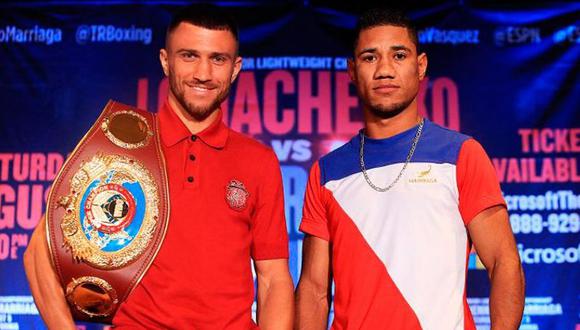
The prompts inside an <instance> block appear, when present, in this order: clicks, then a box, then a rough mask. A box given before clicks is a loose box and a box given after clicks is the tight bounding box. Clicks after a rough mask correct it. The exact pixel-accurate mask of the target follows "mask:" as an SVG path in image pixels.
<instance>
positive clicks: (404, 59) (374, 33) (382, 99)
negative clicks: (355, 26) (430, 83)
mask: <svg viewBox="0 0 580 330" xmlns="http://www.w3.org/2000/svg"><path fill="white" fill-rule="evenodd" d="M348 69H349V70H348V71H349V75H350V78H351V79H352V81H353V82H354V83H355V85H356V88H357V91H358V94H359V96H360V98H361V99H362V101H363V104H364V106H365V109H367V110H368V111H370V113H371V114H373V115H375V116H377V117H379V118H390V117H393V116H395V115H397V114H399V113H400V112H402V111H403V110H405V109H407V107H408V106H409V105H410V104H411V103H412V102H413V100H415V98H416V96H417V93H418V92H419V82H420V81H421V80H423V78H424V76H425V71H426V69H427V56H426V55H425V54H424V53H423V54H421V55H418V54H417V49H416V46H415V44H414V43H413V42H412V41H411V38H410V36H409V33H408V31H407V29H406V28H404V27H398V26H392V25H381V26H376V27H372V28H369V29H365V30H362V31H361V32H360V34H359V39H358V43H357V45H356V49H355V53H354V59H353V60H352V61H350V62H349V67H348Z"/></svg>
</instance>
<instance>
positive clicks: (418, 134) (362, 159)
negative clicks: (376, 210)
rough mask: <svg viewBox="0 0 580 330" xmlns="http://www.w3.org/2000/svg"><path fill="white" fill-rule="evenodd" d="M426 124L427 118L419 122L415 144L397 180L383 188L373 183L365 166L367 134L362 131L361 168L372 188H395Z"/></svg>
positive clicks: (381, 190)
mask: <svg viewBox="0 0 580 330" xmlns="http://www.w3.org/2000/svg"><path fill="white" fill-rule="evenodd" d="M424 124H425V119H421V122H420V123H419V128H418V129H417V133H416V134H415V137H414V138H413V144H412V145H411V149H410V150H409V153H408V154H407V160H405V164H404V165H403V168H402V169H401V171H400V172H399V175H397V177H396V178H395V180H393V182H391V184H390V185H388V186H386V187H385V188H381V187H379V186H377V185H375V184H374V183H372V181H371V179H370V178H369V175H368V173H367V168H366V166H365V160H364V148H365V135H364V133H363V131H361V132H360V168H361V170H362V173H363V176H364V177H365V180H366V181H367V183H368V184H369V186H371V188H373V189H374V190H376V191H378V192H386V191H388V190H390V189H391V188H393V186H395V184H396V183H397V182H398V181H399V179H401V176H403V172H405V169H406V168H407V165H409V162H410V161H411V158H412V157H413V154H414V153H415V148H417V143H418V142H419V138H420V137H421V132H422V131H423V125H424Z"/></svg>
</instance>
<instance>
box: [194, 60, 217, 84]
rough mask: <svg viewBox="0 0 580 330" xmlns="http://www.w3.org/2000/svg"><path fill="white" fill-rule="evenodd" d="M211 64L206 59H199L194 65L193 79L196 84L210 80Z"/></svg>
mask: <svg viewBox="0 0 580 330" xmlns="http://www.w3.org/2000/svg"><path fill="white" fill-rule="evenodd" d="M211 70H212V68H211V63H210V61H209V60H208V59H200V60H199V61H198V62H197V63H196V67H195V69H194V72H193V79H195V80H196V81H198V82H201V83H204V82H208V81H210V80H211Z"/></svg>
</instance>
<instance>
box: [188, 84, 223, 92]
mask: <svg viewBox="0 0 580 330" xmlns="http://www.w3.org/2000/svg"><path fill="white" fill-rule="evenodd" d="M185 85H186V86H187V87H189V89H190V90H191V91H193V92H194V93H196V94H207V93H210V92H211V91H213V90H214V89H216V88H217V87H215V86H209V85H200V84H187V83H186V84H185Z"/></svg>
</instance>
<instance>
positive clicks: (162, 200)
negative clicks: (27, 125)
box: [46, 101, 169, 323]
mask: <svg viewBox="0 0 580 330" xmlns="http://www.w3.org/2000/svg"><path fill="white" fill-rule="evenodd" d="M157 125H158V123H157V117H156V116H155V115H154V114H152V113H149V112H146V111H143V110H138V109H135V108H133V107H130V106H127V105H124V104H121V103H117V102H114V101H109V103H107V106H106V107H105V109H104V110H103V112H102V113H101V115H100V116H99V119H98V120H97V122H96V123H95V124H94V125H93V126H92V127H91V129H90V130H89V131H88V133H87V134H86V135H85V136H84V138H83V139H82V140H81V142H80V143H79V144H78V145H77V147H76V148H75V150H74V151H73V152H72V154H71V155H70V156H69V157H68V159H67V161H66V162H65V164H64V165H63V167H62V169H61V170H60V173H59V174H58V176H57V178H56V180H55V181H54V183H53V186H52V190H51V192H50V195H49V198H48V206H47V211H46V221H47V236H48V242H49V250H50V253H51V256H52V262H53V265H54V267H55V269H56V272H57V274H58V275H59V277H60V281H61V284H62V286H63V289H64V291H65V296H66V300H67V302H68V304H69V307H70V309H71V312H72V315H73V317H74V318H75V319H76V320H82V321H90V322H101V323H110V322H111V320H112V319H113V316H114V315H115V312H116V311H117V309H118V308H119V306H120V304H121V303H122V302H123V301H125V299H127V296H128V295H129V294H130V293H131V291H132V290H133V288H135V286H136V285H137V284H138V283H139V281H140V280H141V278H142V277H143V275H144V274H145V272H146V271H147V269H148V268H149V266H151V263H152V262H153V259H154V258H155V256H156V255H157V252H158V251H159V249H160V247H161V244H162V242H163V238H164V237H165V232H166V230H167V225H168V219H169V189H168V185H167V173H166V167H165V160H164V157H163V152H162V150H161V145H160V139H159V130H158V127H157Z"/></svg>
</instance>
